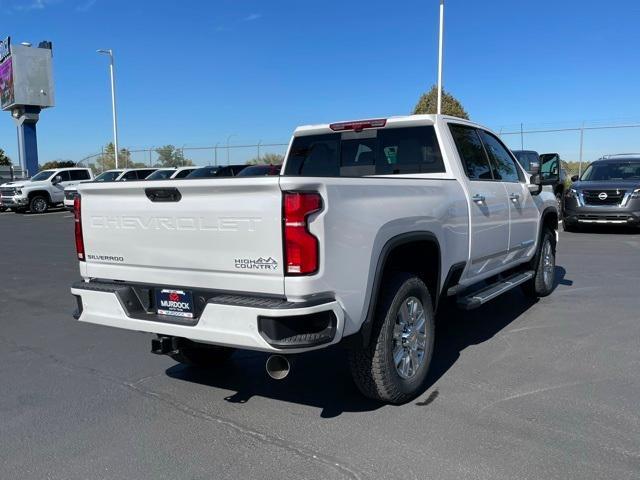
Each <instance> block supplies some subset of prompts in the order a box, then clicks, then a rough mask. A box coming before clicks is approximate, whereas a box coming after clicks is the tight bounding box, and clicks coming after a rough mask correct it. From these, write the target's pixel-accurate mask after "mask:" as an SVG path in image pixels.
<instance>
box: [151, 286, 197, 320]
mask: <svg viewBox="0 0 640 480" xmlns="http://www.w3.org/2000/svg"><path fill="white" fill-rule="evenodd" d="M156 311H157V312H158V314H160V315H171V316H174V317H183V318H193V294H192V293H191V292H189V291H188V290H170V289H168V288H163V289H158V290H156Z"/></svg>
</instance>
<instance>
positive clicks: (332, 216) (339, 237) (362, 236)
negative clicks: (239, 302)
mask: <svg viewBox="0 0 640 480" xmlns="http://www.w3.org/2000/svg"><path fill="white" fill-rule="evenodd" d="M280 187H281V189H282V190H283V191H287V190H308V191H318V192H319V193H320V194H321V195H322V197H323V201H324V205H323V209H322V211H321V212H320V213H318V214H316V215H314V216H312V217H310V226H309V230H310V231H311V233H313V234H314V235H315V236H316V237H318V239H319V240H320V270H319V271H318V273H317V274H315V275H312V276H304V277H285V293H286V295H287V297H288V298H289V299H290V300H296V299H303V298H305V299H308V298H309V297H313V296H317V295H331V296H335V298H336V299H337V300H338V301H339V302H340V303H341V305H342V307H343V309H344V311H345V330H344V335H350V334H352V333H355V332H357V331H358V330H359V328H360V325H361V324H362V322H363V321H364V319H365V317H366V313H367V307H368V304H369V300H370V298H371V290H372V286H373V280H374V275H375V271H376V267H377V261H378V258H379V256H380V254H381V252H382V249H383V246H384V245H385V244H386V243H387V242H388V241H389V240H390V239H392V238H393V237H395V236H398V235H401V234H404V233H408V232H430V233H432V234H433V235H435V237H436V238H437V239H438V241H439V243H440V249H441V255H442V268H441V275H440V276H441V278H440V283H441V284H442V282H443V281H444V278H445V277H446V275H447V273H448V271H449V267H450V266H451V265H453V264H454V263H457V262H461V261H466V260H467V255H468V242H469V225H468V207H467V203H466V197H465V195H464V192H463V190H462V187H461V186H460V184H459V183H458V182H457V181H456V180H455V179H433V178H425V177H424V176H422V177H420V176H417V175H416V176H408V177H404V178H397V177H362V178H321V179H320V178H305V177H281V180H280Z"/></svg>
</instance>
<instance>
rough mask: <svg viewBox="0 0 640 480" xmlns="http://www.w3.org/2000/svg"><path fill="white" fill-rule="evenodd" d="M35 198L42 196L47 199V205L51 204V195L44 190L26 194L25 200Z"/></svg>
mask: <svg viewBox="0 0 640 480" xmlns="http://www.w3.org/2000/svg"><path fill="white" fill-rule="evenodd" d="M36 196H42V197H44V198H46V199H47V202H48V203H51V195H50V194H49V192H47V191H46V190H34V191H32V192H29V193H28V194H27V198H28V199H29V201H31V199H32V198H33V197H36Z"/></svg>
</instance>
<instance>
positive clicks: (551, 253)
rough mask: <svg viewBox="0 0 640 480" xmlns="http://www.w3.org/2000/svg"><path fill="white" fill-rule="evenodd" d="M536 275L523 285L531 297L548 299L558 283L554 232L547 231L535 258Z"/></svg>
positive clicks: (543, 235)
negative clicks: (556, 282)
mask: <svg viewBox="0 0 640 480" xmlns="http://www.w3.org/2000/svg"><path fill="white" fill-rule="evenodd" d="M534 262H535V268H534V271H535V274H534V276H533V278H532V279H531V280H530V281H529V282H527V283H525V284H524V285H523V289H524V291H525V293H526V294H527V295H529V296H530V297H534V298H537V297H546V296H547V295H549V294H550V293H551V292H552V291H553V287H554V286H555V281H556V240H555V236H554V234H553V232H551V231H550V230H548V229H545V231H544V233H543V234H542V240H541V242H540V247H539V249H538V253H537V254H536V257H535V258H534Z"/></svg>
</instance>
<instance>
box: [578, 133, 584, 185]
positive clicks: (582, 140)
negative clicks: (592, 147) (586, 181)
mask: <svg viewBox="0 0 640 480" xmlns="http://www.w3.org/2000/svg"><path fill="white" fill-rule="evenodd" d="M583 145H584V125H583V126H582V127H580V159H579V162H578V177H581V176H582V146H583Z"/></svg>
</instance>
